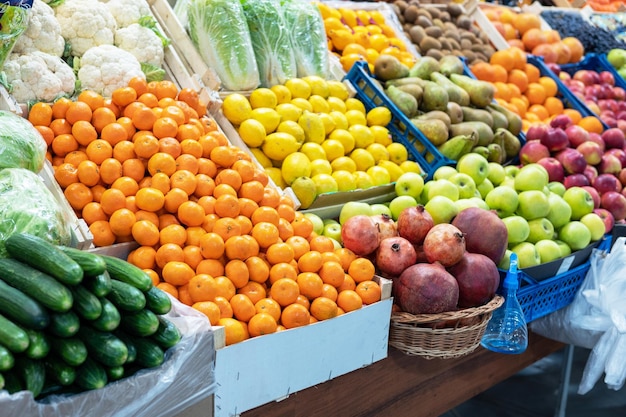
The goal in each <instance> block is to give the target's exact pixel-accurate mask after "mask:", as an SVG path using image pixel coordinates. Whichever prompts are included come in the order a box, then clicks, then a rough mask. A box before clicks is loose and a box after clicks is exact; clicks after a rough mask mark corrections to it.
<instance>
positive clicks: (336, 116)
mask: <svg viewBox="0 0 626 417" xmlns="http://www.w3.org/2000/svg"><path fill="white" fill-rule="evenodd" d="M328 115H329V116H330V117H332V119H333V121H334V122H335V129H347V128H348V127H349V126H350V125H349V124H348V119H346V116H345V115H344V114H343V112H339V111H334V110H333V111H331V112H330V113H328Z"/></svg>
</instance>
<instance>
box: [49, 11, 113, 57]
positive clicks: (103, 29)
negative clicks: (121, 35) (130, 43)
mask: <svg viewBox="0 0 626 417" xmlns="http://www.w3.org/2000/svg"><path fill="white" fill-rule="evenodd" d="M54 11H55V15H56V18H57V20H58V21H59V24H60V25H61V35H62V36H63V38H64V39H65V41H66V42H67V43H69V44H70V45H71V46H72V49H71V54H72V56H78V57H80V56H82V55H83V54H84V53H85V51H87V50H88V49H89V48H91V47H93V46H98V45H113V39H114V33H115V31H116V30H117V23H116V22H115V18H113V15H112V14H111V12H110V11H109V9H108V7H107V6H106V4H104V3H101V2H99V1H98V0H65V1H64V2H63V3H62V4H60V5H59V6H57V7H56V8H55V9H54Z"/></svg>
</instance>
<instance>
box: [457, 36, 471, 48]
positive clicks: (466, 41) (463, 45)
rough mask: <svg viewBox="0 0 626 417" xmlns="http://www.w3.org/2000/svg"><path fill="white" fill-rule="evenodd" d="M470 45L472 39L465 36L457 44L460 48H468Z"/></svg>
mask: <svg viewBox="0 0 626 417" xmlns="http://www.w3.org/2000/svg"><path fill="white" fill-rule="evenodd" d="M472 45H473V44H472V41H470V40H469V39H467V38H463V39H461V42H459V46H460V47H461V49H469V48H471V47H472Z"/></svg>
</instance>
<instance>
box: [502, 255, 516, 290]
mask: <svg viewBox="0 0 626 417" xmlns="http://www.w3.org/2000/svg"><path fill="white" fill-rule="evenodd" d="M503 286H504V288H508V289H511V290H516V289H517V288H518V287H519V282H518V277H517V254H516V253H511V259H510V261H509V270H508V271H507V273H506V277H505V278H504V284H503Z"/></svg>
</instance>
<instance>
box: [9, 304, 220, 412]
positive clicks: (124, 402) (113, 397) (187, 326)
mask: <svg viewBox="0 0 626 417" xmlns="http://www.w3.org/2000/svg"><path fill="white" fill-rule="evenodd" d="M170 298H171V299H172V311H170V312H169V313H168V314H166V315H165V317H166V318H168V319H169V320H171V321H172V322H174V323H175V324H176V325H177V326H178V328H179V329H180V331H181V333H182V335H183V337H182V339H181V340H180V342H178V344H177V345H175V346H174V347H172V348H170V349H169V350H168V351H167V352H166V353H165V362H164V363H163V364H162V365H161V366H159V367H156V368H152V369H143V370H140V371H138V372H137V373H136V374H134V375H132V376H130V377H128V378H123V379H121V380H119V381H115V382H111V383H109V384H107V385H106V386H105V387H104V388H101V389H98V390H93V391H86V392H82V393H80V394H74V395H50V396H48V397H45V398H43V399H42V400H40V401H34V400H33V396H32V394H31V393H30V392H29V391H21V392H19V393H16V394H13V395H8V394H7V392H6V391H0V408H1V409H2V416H3V417H23V416H29V417H47V416H64V417H92V416H93V417H102V416H107V417H127V416H133V417H160V416H163V417H165V416H173V415H177V414H179V413H181V412H182V411H184V410H185V409H187V408H189V407H190V406H192V405H194V404H196V403H198V402H199V401H201V400H203V399H206V398H208V397H209V396H210V395H212V394H213V393H214V392H215V387H216V382H215V377H214V368H215V349H214V348H213V333H212V332H211V325H210V324H209V321H208V319H207V318H206V316H204V315H203V314H202V313H200V312H198V311H197V310H194V309H192V308H191V307H188V306H186V305H184V304H182V303H180V302H179V301H178V300H175V299H174V298H172V297H170Z"/></svg>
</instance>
